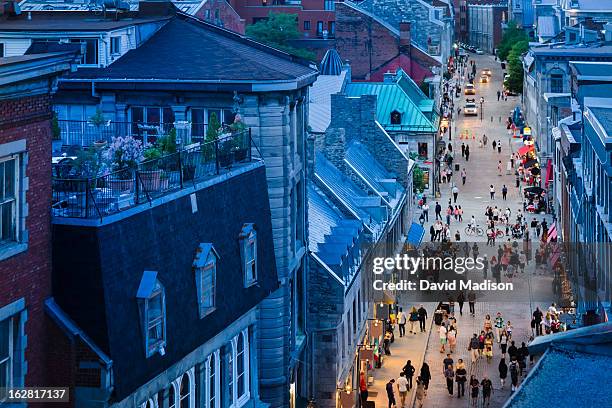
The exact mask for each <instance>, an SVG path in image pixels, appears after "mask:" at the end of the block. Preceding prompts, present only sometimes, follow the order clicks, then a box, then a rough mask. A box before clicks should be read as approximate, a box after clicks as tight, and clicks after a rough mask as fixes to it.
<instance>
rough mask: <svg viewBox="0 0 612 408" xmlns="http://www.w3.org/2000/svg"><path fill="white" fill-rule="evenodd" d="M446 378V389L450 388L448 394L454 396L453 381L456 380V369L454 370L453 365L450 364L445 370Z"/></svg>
mask: <svg viewBox="0 0 612 408" xmlns="http://www.w3.org/2000/svg"><path fill="white" fill-rule="evenodd" d="M444 378H446V389H447V390H448V395H450V396H451V397H452V396H453V383H454V381H455V371H453V366H451V365H448V366H446V369H445V370H444Z"/></svg>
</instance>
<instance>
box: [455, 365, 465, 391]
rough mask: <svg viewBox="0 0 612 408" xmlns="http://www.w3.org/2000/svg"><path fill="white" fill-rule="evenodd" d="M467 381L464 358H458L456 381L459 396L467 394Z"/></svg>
mask: <svg viewBox="0 0 612 408" xmlns="http://www.w3.org/2000/svg"><path fill="white" fill-rule="evenodd" d="M466 381H467V370H466V368H465V363H464V362H463V360H462V359H459V360H457V369H456V370H455V382H456V383H457V398H461V397H463V396H465V383H466Z"/></svg>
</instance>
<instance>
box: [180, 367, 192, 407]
mask: <svg viewBox="0 0 612 408" xmlns="http://www.w3.org/2000/svg"><path fill="white" fill-rule="evenodd" d="M190 400H191V379H190V378H189V374H187V373H185V374H183V377H182V378H181V388H180V392H179V406H180V408H191V404H190Z"/></svg>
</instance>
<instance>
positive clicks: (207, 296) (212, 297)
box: [193, 243, 219, 319]
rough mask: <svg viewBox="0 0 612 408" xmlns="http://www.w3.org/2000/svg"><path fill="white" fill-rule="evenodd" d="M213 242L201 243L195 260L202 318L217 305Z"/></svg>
mask: <svg viewBox="0 0 612 408" xmlns="http://www.w3.org/2000/svg"><path fill="white" fill-rule="evenodd" d="M218 259H219V254H218V253H217V251H216V250H215V248H214V247H213V245H212V244H208V243H204V244H200V245H199V246H198V249H197V253H196V257H195V259H194V261H193V269H194V272H195V282H196V289H197V295H198V308H199V314H200V319H201V318H203V317H204V316H206V315H208V314H209V313H212V312H213V311H214V310H215V305H216V286H217V260H218Z"/></svg>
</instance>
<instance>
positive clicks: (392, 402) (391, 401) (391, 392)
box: [385, 378, 397, 408]
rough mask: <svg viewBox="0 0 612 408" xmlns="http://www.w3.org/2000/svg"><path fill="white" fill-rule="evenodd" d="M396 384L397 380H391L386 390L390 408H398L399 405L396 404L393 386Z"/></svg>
mask: <svg viewBox="0 0 612 408" xmlns="http://www.w3.org/2000/svg"><path fill="white" fill-rule="evenodd" d="M394 383H395V379H393V378H392V379H390V380H389V382H388V383H387V385H386V386H385V389H386V390H387V400H388V401H389V408H392V407H397V403H396V402H395V391H394V390H393V384H394Z"/></svg>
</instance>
